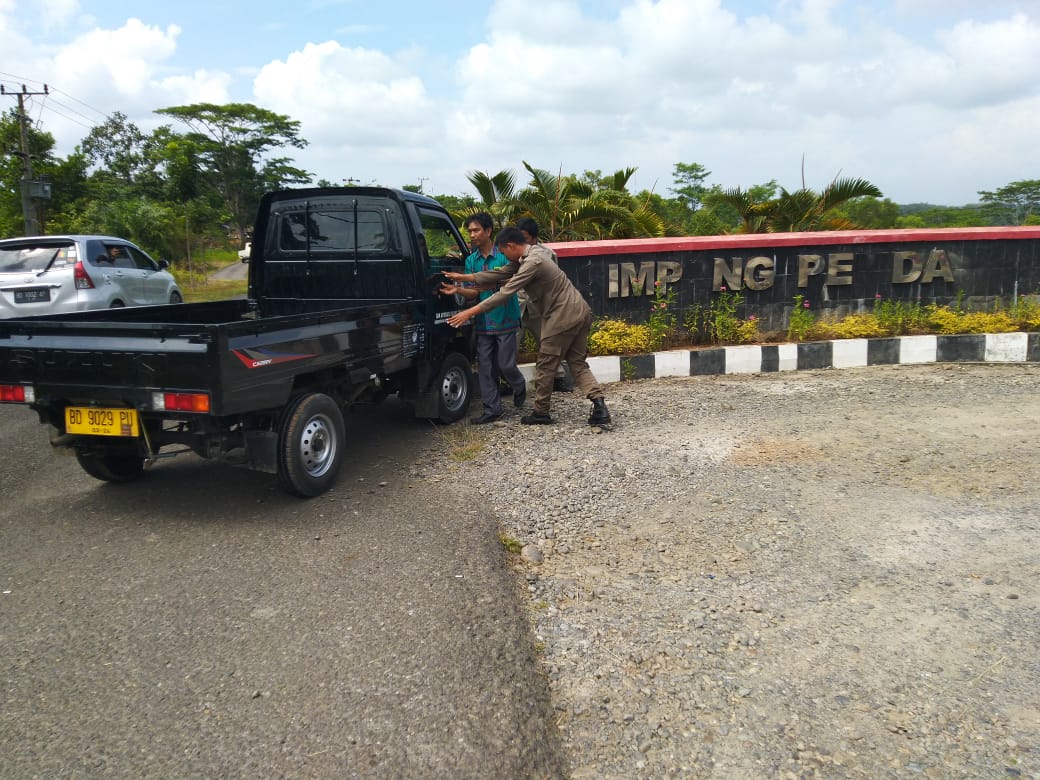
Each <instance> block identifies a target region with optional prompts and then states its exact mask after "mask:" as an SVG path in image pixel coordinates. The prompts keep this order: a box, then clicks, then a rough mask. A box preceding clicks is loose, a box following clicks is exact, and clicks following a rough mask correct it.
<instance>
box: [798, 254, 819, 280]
mask: <svg viewBox="0 0 1040 780" xmlns="http://www.w3.org/2000/svg"><path fill="white" fill-rule="evenodd" d="M823 268H824V262H823V255H798V286H799V287H808V286H809V277H810V276H816V275H817V274H820V273H823Z"/></svg>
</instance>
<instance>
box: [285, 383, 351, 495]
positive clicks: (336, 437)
mask: <svg viewBox="0 0 1040 780" xmlns="http://www.w3.org/2000/svg"><path fill="white" fill-rule="evenodd" d="M345 436H346V434H345V429H344V425H343V412H342V411H341V410H340V408H339V405H338V404H337V403H336V402H335V401H333V400H332V399H331V398H329V397H328V396H327V395H324V394H322V393H310V394H308V395H302V396H300V397H299V398H297V399H295V401H293V402H292V403H290V405H289V406H288V407H286V410H285V414H284V416H283V417H282V426H281V430H280V431H279V434H278V484H279V485H281V487H282V489H283V490H285V491H286V492H288V493H292V494H293V495H296V496H302V497H303V498H312V497H314V496H318V495H321V494H322V493H324V492H325V491H326V490H328V489H329V487H330V486H331V485H332V483H333V482H334V481H335V480H336V476H337V474H338V473H339V468H340V465H341V464H342V462H343V451H344V449H346V440H345Z"/></svg>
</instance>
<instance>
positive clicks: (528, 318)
mask: <svg viewBox="0 0 1040 780" xmlns="http://www.w3.org/2000/svg"><path fill="white" fill-rule="evenodd" d="M516 228H517V229H518V230H519V231H520V232H521V233H523V234H524V238H526V239H527V243H528V244H530V245H531V246H538V245H540V244H541V243H542V242H541V241H540V240H539V239H538V223H537V222H535V221H534V220H533V219H532V218H531V217H520V219H518V220H517V221H516ZM546 249H549V248H548V247H546ZM549 258H550V259H551V260H552V261H553V262H554V263H556V264H557V265H559V264H560V263H559V260H557V258H556V253H555V252H554V251H552V250H551V249H549ZM517 298H518V299H519V300H520V322H521V324H522V325H523V326H524V328H526V329H527V330H529V331H530V332H531V335H532V336H534V343H535V344H536V345H537V344H538V342H539V341H541V340H542V310H541V309H540V308H539V307H538V304H536V303H534V302H533V301H531V300H529V299H528V297H527V293H526V292H524V291H523V290H521V291H520V292H518V293H517ZM573 390H574V380H573V379H571V376H570V371H569V370H567V364H566V362H564V361H562V360H561V361H560V365H559V366H558V367H557V368H556V377H555V378H554V379H553V391H554V392H557V393H569V392H571V391H573Z"/></svg>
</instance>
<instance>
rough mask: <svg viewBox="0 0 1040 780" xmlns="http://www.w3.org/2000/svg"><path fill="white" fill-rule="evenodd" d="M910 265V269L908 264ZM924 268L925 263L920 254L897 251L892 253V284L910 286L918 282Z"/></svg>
mask: <svg viewBox="0 0 1040 780" xmlns="http://www.w3.org/2000/svg"><path fill="white" fill-rule="evenodd" d="M907 263H910V268H909V269H908V268H907V267H906V264H907ZM922 268H924V261H923V260H922V259H921V255H920V253H918V252H908V251H896V252H893V253H892V284H909V283H910V282H916V281H917V277H919V276H920V275H921V269H922Z"/></svg>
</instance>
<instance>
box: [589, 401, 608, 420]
mask: <svg viewBox="0 0 1040 780" xmlns="http://www.w3.org/2000/svg"><path fill="white" fill-rule="evenodd" d="M609 423H610V410H609V409H607V402H606V401H604V400H603V399H602V398H593V399H592V414H590V415H589V425H607V424H609Z"/></svg>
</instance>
